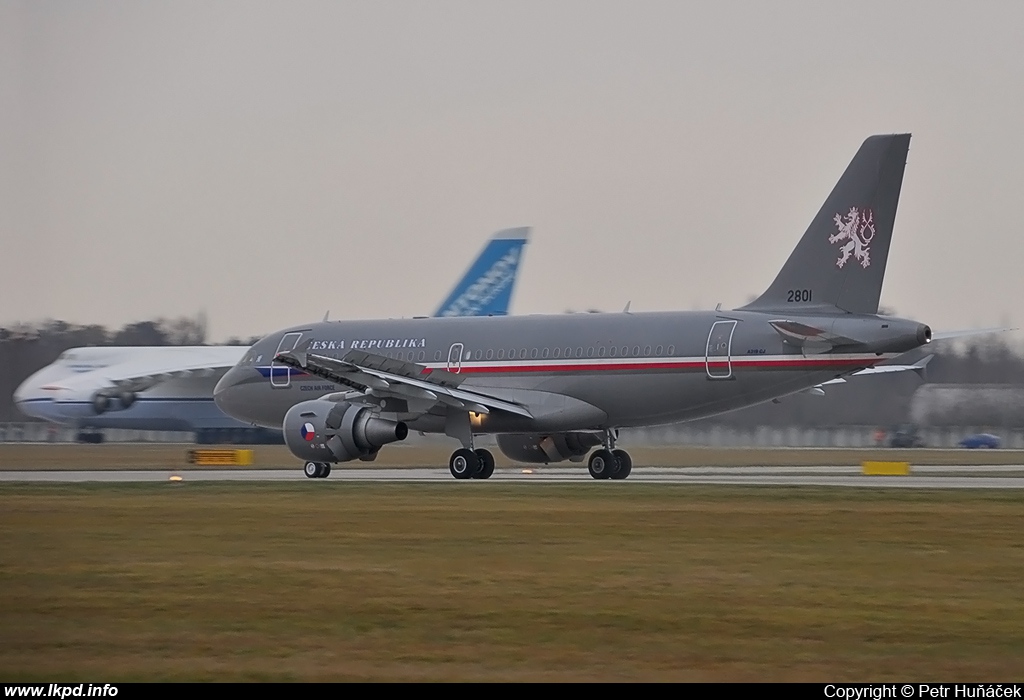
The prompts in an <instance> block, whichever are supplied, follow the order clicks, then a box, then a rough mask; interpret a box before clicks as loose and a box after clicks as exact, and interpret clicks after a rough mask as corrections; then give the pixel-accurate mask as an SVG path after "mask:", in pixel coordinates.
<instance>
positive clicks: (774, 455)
mask: <svg viewBox="0 0 1024 700" xmlns="http://www.w3.org/2000/svg"><path fill="white" fill-rule="evenodd" d="M624 446H625V447H626V448H627V449H628V450H629V451H630V454H631V455H633V463H634V464H635V465H637V466H659V467H699V466H723V467H730V466H754V465H758V466H801V465H813V466H817V465H837V466H842V465H848V466H858V465H860V463H861V462H863V461H865V460H896V461H908V462H910V463H912V464H918V465H925V464H963V465H986V464H1024V450H953V449H949V450H893V449H877V448H863V449H853V448H834V449H828V448H795V447H779V448H745V447H735V448H721V447H634V446H632V445H624ZM204 447H214V448H216V449H221V448H231V447H232V446H230V445H220V446H203V445H184V444H178V445H176V444H170V445H168V444H107V445H75V444H56V445H44V444H17V443H9V444H0V470H27V469H28V470H30V469H208V468H209V467H196V466H194V465H190V464H189V463H188V460H187V457H188V452H189V451H190V450H193V449H202V448H204ZM456 447H458V443H456V442H455V441H454V440H453V441H451V444H448V445H423V444H419V445H417V444H415V441H411V442H410V444H402V445H388V446H387V447H385V448H384V449H383V450H381V451H380V455H379V456H378V457H377V459H376V460H375V461H373V462H360V461H356V462H352V463H350V465H349V466H356V467H359V468H372V467H386V468H395V467H447V466H448V457H449V456H450V455H451V452H452V450H453V449H455V448H456ZM246 449H252V450H253V453H254V454H253V457H254V462H253V465H252V467H245V468H257V469H261V468H286V469H298V468H299V467H300V466H301V462H300V461H299V460H298V459H296V458H295V457H294V456H292V454H291V453H290V452H289V451H288V448H286V447H284V446H283V445H256V446H252V447H247V448H246ZM494 453H495V462H496V464H497V465H498V466H499V467H506V466H513V465H514V464H515V463H513V462H512V461H510V460H509V459H507V458H506V457H505V456H504V455H502V454H501V453H500V452H499V451H497V450H496V449H495V450H494ZM559 466H574V465H573V463H571V462H561V463H559ZM575 466H577V467H579V468H580V469H585V468H586V466H585V465H584V464H577V465H575ZM214 468H216V469H222V468H223V467H214Z"/></svg>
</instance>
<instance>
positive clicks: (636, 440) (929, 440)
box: [0, 422, 1024, 449]
mask: <svg viewBox="0 0 1024 700" xmlns="http://www.w3.org/2000/svg"><path fill="white" fill-rule="evenodd" d="M98 432H100V433H102V434H103V441H104V442H108V443H109V442H144V443H145V442H152V443H185V444H192V443H195V442H196V435H195V433H191V432H176V431H161V430H119V429H112V428H108V429H104V430H101V431H98ZM975 433H991V434H993V435H997V436H998V437H999V438H1000V440H1001V442H1002V447H1004V448H1012V449H1024V430H1007V429H1003V428H996V427H986V426H964V427H961V428H922V429H920V430H918V432H917V436H918V438H920V439H921V441H922V442H923V444H924V446H925V447H937V448H943V447H956V446H957V445H958V444H959V442H960V441H961V440H963V439H964V437H966V436H967V435H972V434H975ZM880 437H881V438H882V439H881V441H880V440H879V438H880ZM889 437H890V436H889V435H888V434H880V433H879V432H878V427H877V426H833V427H829V428H804V427H797V426H791V427H775V426H771V427H769V426H757V427H751V428H737V427H732V426H726V425H714V424H696V425H687V424H682V425H672V426H663V427H658V428H644V429H639V428H630V429H623V430H622V431H620V434H619V440H620V441H621V443H622V445H623V446H661V445H664V446H666V447H670V446H679V445H693V446H698V447H877V446H878V445H880V444H882V445H887V444H888V440H889ZM77 439H78V431H77V430H75V429H74V428H69V427H65V426H56V425H50V424H47V423H36V422H30V423H0V442H35V443H45V442H53V443H59V442H76V441H77ZM451 442H452V439H451V438H449V437H447V436H444V435H424V436H421V435H419V434H417V433H413V434H411V435H410V436H409V440H408V444H419V445H423V444H433V443H437V444H442V443H443V444H446V445H447V444H450V443H451ZM494 444H495V439H494V437H493V436H482V437H480V438H478V439H477V445H478V446H480V447H492V446H493V445H494Z"/></svg>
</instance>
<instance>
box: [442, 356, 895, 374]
mask: <svg viewBox="0 0 1024 700" xmlns="http://www.w3.org/2000/svg"><path fill="white" fill-rule="evenodd" d="M883 359H885V358H877V359H876V358H871V359H868V358H838V357H836V358H821V359H817V358H813V359H812V358H799V359H792V360H760V359H757V360H755V359H746V358H743V359H737V360H733V361H732V367H733V368H734V369H748V368H754V369H775V368H778V369H820V370H826V369H846V370H849V369H860V368H862V367H870V366H872V365H874V364H877V363H878V362H881V361H882V360H883ZM708 367H710V368H711V369H722V368H727V367H729V362H727V361H725V360H712V361H711V362H705V361H702V360H688V361H677V362H672V361H665V362H629V363H625V362H623V363H590V364H582V363H581V364H561V365H535V364H525V363H524V364H521V365H520V364H513V365H491V366H486V367H474V366H473V365H467V364H463V365H462V366H461V367H460V368H459V370H458V373H459V374H515V373H518V372H614V371H620V372H621V371H630V372H632V371H640V370H669V369H679V370H702V369H706V368H708Z"/></svg>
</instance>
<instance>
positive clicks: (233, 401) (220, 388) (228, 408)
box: [213, 367, 249, 421]
mask: <svg viewBox="0 0 1024 700" xmlns="http://www.w3.org/2000/svg"><path fill="white" fill-rule="evenodd" d="M248 374H249V372H246V370H245V369H243V368H241V367H232V368H231V369H229V370H228V371H227V372H226V373H225V374H224V376H223V377H221V378H220V381H218V382H217V386H215V387H214V388H213V402H214V403H215V404H216V405H217V408H219V409H220V410H221V411H222V412H223V413H225V414H226V415H229V416H231V417H232V418H237V419H239V420H242V421H248V418H247V416H246V415H245V403H246V402H244V401H242V397H241V394H242V393H243V392H242V390H241V384H242V383H244V382H245V380H246V379H247V377H248Z"/></svg>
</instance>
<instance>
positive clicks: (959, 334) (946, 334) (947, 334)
mask: <svg viewBox="0 0 1024 700" xmlns="http://www.w3.org/2000/svg"><path fill="white" fill-rule="evenodd" d="M1015 330H1017V329H1016V328H973V329H970V330H960V331H940V332H938V333H932V340H949V339H950V338H966V337H967V336H970V335H985V334H986V333H1008V332H1009V331H1015Z"/></svg>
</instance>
